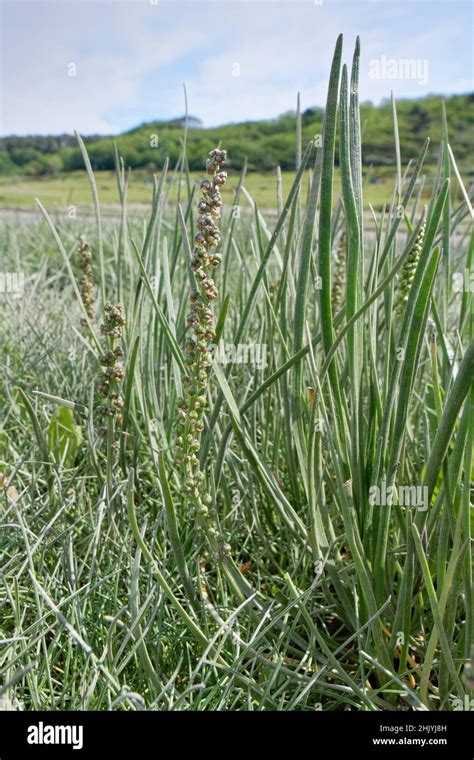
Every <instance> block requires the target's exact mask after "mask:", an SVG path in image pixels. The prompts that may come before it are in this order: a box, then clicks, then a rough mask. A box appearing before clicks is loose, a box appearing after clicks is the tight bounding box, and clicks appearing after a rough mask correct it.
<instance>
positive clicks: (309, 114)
mask: <svg viewBox="0 0 474 760" xmlns="http://www.w3.org/2000/svg"><path fill="white" fill-rule="evenodd" d="M445 101H446V111H447V117H448V129H449V139H450V143H451V145H452V147H453V150H454V152H455V155H456V158H457V160H458V161H459V162H461V163H462V162H463V161H464V160H465V159H467V158H468V156H469V155H472V153H473V148H474V107H473V106H474V95H472V94H468V95H453V96H451V97H449V98H446V99H445ZM397 113H398V126H399V132H400V141H401V144H402V146H403V151H404V154H403V159H404V160H405V161H406V160H407V159H410V158H413V157H415V156H416V155H417V153H418V151H419V149H420V147H421V145H422V143H423V141H424V139H425V138H426V137H427V136H430V137H431V140H432V143H433V146H436V144H439V142H440V140H442V139H443V132H442V118H441V97H438V96H428V97H425V98H420V99H417V100H402V101H400V102H399V103H398V104H397ZM322 120H323V109H321V108H308V109H307V110H306V111H304V112H303V113H302V116H301V124H302V140H303V147H304V146H305V145H307V143H308V142H309V141H310V140H311V139H312V138H314V136H315V135H318V134H320V132H321V129H322ZM361 121H362V129H363V158H364V161H365V163H366V164H373V165H376V166H383V165H391V164H393V162H394V138H393V125H392V114H391V105H390V103H388V102H383V103H382V104H380V105H379V106H374V105H372V104H371V103H364V104H362V106H361ZM190 127H191V128H190V130H189V133H188V138H187V161H188V166H189V169H190V170H191V171H194V170H196V171H200V170H201V169H202V167H203V161H204V158H205V156H206V153H207V152H208V151H209V150H210V149H211V148H213V147H214V146H215V145H216V144H218V143H219V142H222V145H223V146H225V148H226V150H227V151H228V155H229V164H230V166H231V167H232V168H233V169H237V170H238V169H241V168H242V167H243V165H244V162H245V161H246V162H247V166H248V168H249V169H250V170H254V171H262V172H265V171H270V170H272V169H274V168H275V167H276V166H280V167H281V168H282V170H292V169H294V167H295V160H296V154H295V142H296V141H295V132H296V114H295V113H294V112H288V113H285V114H283V115H282V116H279V117H278V118H276V119H271V120H266V121H253V122H250V121H249V122H243V123H239V124H228V125H225V126H222V127H217V128H213V129H204V128H201V127H199V120H197V119H195V118H194V117H192V119H191V120H190ZM182 137H183V119H176V120H174V121H171V122H170V121H168V122H158V121H157V122H150V123H146V124H141V125H140V126H138V127H136V128H135V129H132V130H130V131H128V132H125V133H123V134H122V135H119V136H117V137H115V138H112V137H108V136H99V135H89V136H87V137H85V141H86V143H87V149H88V152H89V156H90V159H91V162H92V166H93V167H94V169H96V170H98V171H100V170H106V169H113V168H114V166H115V162H114V149H113V140H115V141H116V143H117V146H118V150H119V153H120V155H121V156H122V157H123V159H124V162H125V165H126V166H127V167H128V166H129V167H131V168H145V169H147V170H149V171H150V172H153V171H156V170H157V169H159V168H160V167H161V166H162V164H163V161H164V160H165V158H166V157H168V158H169V159H170V162H171V165H174V164H175V163H176V162H177V161H178V159H179V156H180V152H181V145H182ZM434 153H435V151H434V150H433V154H432V155H434ZM83 168H84V164H83V160H82V156H81V153H80V151H79V148H78V147H77V142H76V139H75V137H74V136H73V135H67V134H62V135H32V136H27V137H18V136H15V135H11V136H8V137H3V138H1V139H0V172H1V173H3V174H12V175H18V174H26V175H36V176H42V175H54V174H59V173H61V172H71V171H77V170H79V169H83Z"/></svg>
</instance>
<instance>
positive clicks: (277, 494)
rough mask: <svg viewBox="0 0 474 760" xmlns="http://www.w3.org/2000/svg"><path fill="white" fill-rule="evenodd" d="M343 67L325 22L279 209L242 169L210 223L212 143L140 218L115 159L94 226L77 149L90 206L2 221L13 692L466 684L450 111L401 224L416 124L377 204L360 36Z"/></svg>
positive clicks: (6, 666) (418, 167)
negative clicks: (16, 283) (316, 111)
mask: <svg viewBox="0 0 474 760" xmlns="http://www.w3.org/2000/svg"><path fill="white" fill-rule="evenodd" d="M342 56H343V49H342V38H340V39H339V40H338V43H337V47H336V52H335V56H334V61H333V65H332V69H331V75H330V85H329V92H328V99H327V108H326V115H325V122H324V129H323V145H322V148H319V147H318V148H317V149H315V146H314V145H313V143H310V144H309V145H308V146H307V147H306V150H304V151H301V158H300V161H299V169H298V172H297V174H296V176H295V177H294V178H293V179H292V182H291V185H290V186H289V188H285V191H287V192H286V195H284V193H283V189H282V187H281V182H280V179H278V178H277V182H276V186H275V209H276V210H277V211H276V214H275V215H273V216H267V215H266V214H265V213H263V212H261V211H260V208H259V206H258V204H257V203H255V200H254V198H253V197H252V194H251V193H250V192H249V190H248V187H247V181H246V175H245V171H243V172H242V175H241V176H240V179H239V180H238V181H237V183H236V186H235V193H234V197H233V199H232V201H233V202H232V203H231V204H229V205H228V206H224V207H223V210H222V212H221V189H222V187H223V185H224V182H225V175H224V173H223V171H222V167H223V164H224V161H225V159H226V156H225V151H222V150H221V149H220V148H217V149H215V150H213V151H211V154H210V155H209V159H208V164H207V176H206V177H205V179H204V180H203V181H202V182H200V183H198V184H195V183H194V182H193V181H192V178H191V177H190V175H189V174H188V173H187V171H186V166H187V162H186V154H185V152H184V149H183V152H182V154H181V156H180V158H179V162H178V165H177V168H176V171H175V172H174V173H171V175H169V172H168V164H167V162H165V164H164V165H163V169H162V172H161V174H160V175H159V176H157V177H155V179H154V184H153V188H152V191H151V197H150V209H149V214H148V216H147V217H146V218H143V217H142V216H140V215H135V214H134V213H133V211H132V210H131V209H130V208H129V207H128V205H127V191H128V181H129V179H128V176H127V174H126V172H125V170H124V165H123V163H122V162H121V161H120V158H119V156H118V154H117V181H118V189H119V201H120V219H119V220H118V221H114V220H105V219H103V218H102V214H101V205H100V202H99V197H98V190H97V185H96V181H95V177H94V174H93V172H92V169H91V167H90V162H89V161H88V158H87V151H86V149H85V147H84V144H83V143H80V145H81V148H82V150H83V155H84V158H85V159H86V167H87V171H88V177H89V182H90V184H91V187H92V192H93V199H94V214H95V218H94V219H93V220H89V221H87V220H85V219H81V220H78V221H75V220H70V219H64V218H57V219H56V220H54V221H53V219H52V218H51V216H50V215H49V214H48V213H47V211H46V210H45V209H44V207H43V206H42V205H41V204H39V208H40V211H41V214H42V216H41V218H40V219H39V220H35V221H30V222H28V223H25V224H23V225H20V226H18V225H6V228H5V232H4V245H3V257H4V265H3V266H4V268H5V271H15V268H16V267H18V262H21V267H22V270H23V271H24V272H25V275H26V288H27V290H26V294H25V297H24V298H18V299H15V298H13V296H12V295H11V296H8V294H5V297H2V301H1V302H0V308H1V310H2V315H1V316H2V324H3V328H2V329H3V343H2V347H1V360H2V366H3V367H4V371H3V373H2V375H1V377H0V402H1V404H2V408H3V409H5V410H6V412H5V414H4V416H3V419H2V422H1V426H0V474H1V475H0V497H1V506H0V510H1V517H2V525H3V526H4V530H3V532H2V538H1V543H0V553H1V578H0V580H1V586H0V588H1V592H0V593H1V598H0V602H1V604H0V630H1V639H2V641H3V645H2V647H1V649H0V668H1V673H2V683H3V686H2V687H1V692H2V693H1V694H0V697H1V698H2V699H3V698H4V699H5V701H6V702H7V701H8V704H12V705H13V704H15V705H21V706H22V707H23V708H24V709H26V710H30V709H52V710H53V709H54V710H57V709H66V710H76V709H77V710H83V709H95V710H106V709H120V710H142V709H149V710H164V709H169V710H191V709H192V710H302V711H305V710H307V711H309V710H314V709H315V708H316V707H318V708H322V709H323V710H331V711H333V710H341V709H350V710H369V711H372V710H393V709H395V710H400V711H402V710H403V711H404V710H413V709H421V710H433V711H437V710H443V709H459V705H465V704H466V699H467V702H468V703H469V699H471V698H472V691H471V689H472V668H473V666H472V640H473V591H472V588H473V586H472V560H471V550H472V529H473V524H472V508H471V494H470V488H471V484H472V461H473V440H474V435H473V424H474V418H473V416H472V401H473V395H472V394H473V386H472V379H473V373H474V367H473V362H474V343H473V336H472V293H471V292H470V290H469V289H468V288H465V289H463V290H459V288H457V289H454V288H453V287H452V276H453V275H455V274H456V273H459V272H464V271H465V270H466V269H467V270H469V271H470V270H471V269H472V253H473V250H474V246H473V238H472V209H471V205H470V204H471V200H470V199H471V192H470V190H467V189H466V188H464V187H462V186H461V184H460V183H461V180H460V175H459V172H457V171H456V168H455V167H454V165H453V154H452V151H451V150H450V148H449V145H448V138H449V135H448V131H447V128H446V129H445V130H444V134H445V140H444V141H443V142H442V143H441V144H440V145H439V146H438V148H439V152H440V159H439V163H438V167H439V168H438V173H437V177H436V181H435V183H434V184H433V187H432V188H431V198H429V199H428V200H429V202H428V205H427V208H426V210H424V211H423V212H422V213H421V214H420V211H419V209H420V207H421V206H420V201H421V193H422V188H423V185H422V183H420V181H419V180H420V177H421V176H422V172H423V165H424V161H425V157H426V154H427V150H428V140H427V141H426V143H425V145H424V147H423V149H422V150H421V151H420V153H419V155H418V157H417V159H416V161H415V162H414V163H412V162H408V164H407V166H406V167H405V166H403V165H402V161H403V159H404V149H403V144H401V145H399V139H398V137H399V136H398V134H397V131H396V119H394V125H395V126H394V145H395V147H394V155H395V156H396V160H397V161H398V162H399V165H398V166H397V172H396V177H395V181H394V186H393V192H392V198H391V201H390V203H389V204H387V205H386V206H384V208H383V209H382V210H381V211H380V213H376V212H375V211H374V210H373V209H370V208H368V205H367V203H366V200H365V196H364V192H365V179H366V175H365V173H364V172H363V171H362V167H363V165H362V163H361V157H360V128H359V112H358V95H357V93H358V71H359V56H360V48H359V43H358V42H357V44H356V48H355V53H354V57H353V60H352V66H351V70H350V71H348V69H347V68H346V67H345V66H344V65H343V62H342ZM392 109H393V113H394V115H396V104H395V103H393V104H392ZM445 126H446V125H445ZM298 134H301V130H298ZM185 144H186V140H185V139H184V140H183V145H185ZM337 159H339V161H338V160H337ZM338 165H339V166H340V170H339V169H338V168H337V167H338ZM308 169H310V170H311V172H310V173H311V178H312V179H311V183H310V187H309V191H308V193H307V197H306V202H305V203H302V202H301V201H302V195H303V183H304V177H305V176H307V173H308ZM305 173H306V174H305ZM280 177H281V175H280ZM170 183H171V184H172V185H173V183H174V184H175V185H176V187H175V190H176V195H173V196H170V195H169V194H168V190H169V186H170ZM339 187H340V188H341V193H340V194H339V193H338V192H334V189H335V188H339ZM176 197H179V203H178V204H176V203H175V199H176ZM196 209H197V211H198V214H197V215H196V213H195V211H196ZM79 234H81V235H83V236H84V239H87V240H88V241H90V243H89V245H88V247H87V256H86V258H85V259H84V260H85V261H86V265H87V267H91V269H92V270H93V271H94V272H97V279H98V283H99V285H100V287H99V288H98V292H97V293H96V292H95V290H94V298H95V299H96V300H95V301H94V303H93V304H92V302H91V303H88V302H87V299H86V300H84V288H83V287H82V285H81V283H80V282H79V283H78V281H77V278H76V277H75V274H74V270H73V267H72V265H71V262H73V261H75V259H74V257H75V256H76V255H77V254H75V251H76V248H77V239H78V237H79ZM191 239H194V243H193V244H192V245H190V242H189V241H190V240H191ZM341 240H342V241H344V243H343V245H344V246H345V249H344V250H343V248H342V247H341ZM20 252H21V256H20ZM85 252H86V249H84V252H83V253H85ZM89 254H90V255H89ZM344 259H345V263H344V266H343V260H344ZM336 262H338V263H337V264H336V266H335V263H336ZM83 271H84V270H83ZM87 272H88V270H87V271H86V274H87ZM89 274H90V273H89ZM458 279H459V278H457V279H456V282H457V281H458ZM88 292H89V293H91V292H92V291H88ZM400 294H402V298H403V309H402V310H401V311H400V309H399V306H398V304H399V297H400ZM118 304H122V306H119V305H118ZM190 305H191V307H190ZM92 306H93V307H94V314H100V313H103V314H104V326H105V327H104V328H103V330H102V335H98V334H97V331H96V330H95V329H94V324H93V320H94V318H95V317H94V314H93V313H92V311H88V309H90V308H91V307H92ZM125 315H126V316H125ZM86 317H87V318H86ZM81 318H83V319H85V321H86V325H87V328H88V332H86V331H85V330H84V329H83V328H82V327H81ZM216 345H217V346H219V351H217V350H213V347H214V346H216ZM98 366H102V368H103V369H102V370H101V372H100V374H101V377H100V382H99V383H97V374H98V372H97V368H98ZM98 385H99V386H100V387H99V389H98V388H97V386H98ZM98 396H100V400H99V399H98V398H97V397H98ZM98 407H99V409H100V408H101V407H104V408H106V409H107V413H106V414H104V419H105V420H106V424H105V425H102V424H101V425H100V426H101V427H104V428H105V432H104V435H105V438H106V441H107V445H106V446H105V447H104V446H101V445H99V444H100V437H99V435H98V430H97V428H98V425H97V422H98V416H100V415H98ZM58 408H59V409H67V410H68V413H67V414H61V415H58V414H57V410H58ZM51 430H53V431H55V435H54V436H52V434H51V432H49V434H48V431H51ZM65 431H66V432H65ZM68 431H69V432H68ZM53 438H54V441H53ZM53 445H54V450H52V448H53ZM230 547H232V553H230ZM462 709H464V708H462Z"/></svg>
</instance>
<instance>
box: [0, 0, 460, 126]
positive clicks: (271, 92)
mask: <svg viewBox="0 0 474 760" xmlns="http://www.w3.org/2000/svg"><path fill="white" fill-rule="evenodd" d="M0 12H1V17H0V22H1V50H2V52H1V69H0V85H1V87H0V97H1V99H0V107H1V111H0V133H1V134H11V133H16V134H28V133H60V132H71V131H72V130H73V129H77V130H79V131H80V132H82V133H83V134H90V133H95V132H98V133H118V132H121V131H123V130H125V129H129V128H132V127H134V126H136V125H137V124H139V123H141V122H143V121H148V120H152V119H166V118H171V117H174V116H178V115H181V114H182V113H183V111H184V98H183V83H185V84H186V88H187V93H188V101H189V111H190V113H192V114H195V115H196V116H198V117H200V118H201V119H202V121H203V122H204V124H205V125H206V126H214V125H217V124H223V123H227V122H231V121H241V120H245V119H260V118H271V117H274V116H277V115H278V114H280V113H283V112H285V111H288V110H290V109H293V108H294V107H295V102H296V93H297V92H298V91H299V92H300V93H301V102H302V107H303V108H307V107H309V106H311V105H315V104H317V105H323V104H324V101H325V91H326V86H327V78H328V73H329V67H330V61H331V56H332V51H333V48H334V43H335V40H336V37H337V35H338V34H339V32H343V33H344V50H345V53H344V55H345V60H346V61H348V62H349V61H350V59H351V57H352V49H353V45H354V41H355V37H356V35H357V34H359V35H360V37H361V42H362V61H361V99H362V100H372V101H373V102H375V103H378V102H379V101H380V100H381V99H382V98H384V97H387V96H389V95H390V91H391V90H393V91H394V94H395V96H396V97H398V98H401V97H415V96H420V95H424V94H427V93H430V92H435V93H443V94H450V93H459V92H468V91H471V90H472V88H473V83H472V72H473V52H472V31H473V29H472V5H471V3H469V2H456V1H455V0H454V1H451V0H444V1H441V0H438V1H437V0H432V1H431V2H428V0H408V2H403V1H400V0H396V1H394V0H391V1H390V2H389V1H388V0H369V1H368V2H366V1H365V2H362V1H359V0H352V2H342V1H341V2H339V1H338V0H322V4H319V3H318V2H316V1H315V0H292V1H291V2H275V0H211V1H210V2H204V1H202V0H191V1H187V0H124V1H122V0H101V1H98V0H54V1H52V0H0ZM407 60H410V61H415V62H417V66H418V74H417V75H416V76H412V77H411V78H408V77H407V75H406V74H403V72H402V73H401V74H400V73H397V72H400V71H401V69H400V68H398V69H397V66H399V65H400V61H407ZM374 61H378V62H380V63H381V67H380V69H379V70H380V72H381V73H380V74H379V75H375V76H374V71H376V70H377V68H375V69H374V63H373V62H374ZM390 61H392V62H393V61H395V70H393V69H392V73H391V74H390V75H387V71H388V70H387V64H389V63H390ZM384 62H385V63H384ZM70 64H74V66H75V76H70V75H69V74H70V73H71V72H73V71H74V69H73V68H71V66H70ZM376 66H377V64H376ZM384 72H385V74H384Z"/></svg>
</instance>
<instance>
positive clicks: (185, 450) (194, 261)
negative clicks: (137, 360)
mask: <svg viewBox="0 0 474 760" xmlns="http://www.w3.org/2000/svg"><path fill="white" fill-rule="evenodd" d="M226 158H227V154H226V151H225V150H220V149H219V148H215V149H214V150H211V151H210V153H209V157H208V160H207V162H206V172H207V176H206V177H204V178H203V179H202V180H201V182H200V186H199V188H200V199H199V202H198V211H199V216H198V219H197V233H196V235H195V238H194V248H193V254H192V258H191V261H190V263H189V266H190V268H191V270H192V271H193V272H194V278H195V283H196V289H195V291H194V292H193V293H192V294H191V297H190V312H189V314H188V315H187V317H186V323H187V327H188V330H189V336H188V338H187V341H186V346H185V349H186V351H185V364H186V368H187V375H186V377H185V379H184V383H183V398H181V399H179V401H178V431H177V435H176V459H177V461H178V463H179V464H180V465H181V467H182V471H183V474H184V493H185V495H186V498H187V500H188V502H189V504H190V506H191V514H192V516H193V517H195V518H196V520H197V524H198V525H199V526H200V527H201V528H202V529H203V530H204V532H205V534H206V536H207V538H208V541H209V543H210V546H211V550H212V552H213V554H214V555H215V559H218V558H221V557H223V556H226V555H228V554H229V552H230V546H229V544H227V543H226V541H225V539H224V537H223V536H222V535H221V534H220V531H219V530H218V527H217V525H216V521H215V520H213V519H212V515H211V506H212V496H211V494H210V493H208V492H207V491H206V488H205V486H204V479H205V475H204V472H203V471H202V469H201V467H200V463H199V456H198V455H199V450H200V441H201V435H202V432H203V430H204V412H205V409H206V405H207V389H208V381H209V370H210V367H211V365H212V360H213V357H212V349H213V341H214V339H215V337H216V333H215V324H214V313H213V303H214V301H215V300H216V299H217V297H218V291H217V288H216V284H215V282H214V280H213V278H212V276H211V273H212V272H213V271H214V270H216V269H217V267H218V266H219V264H220V263H221V260H222V257H221V255H220V254H218V253H217V250H216V249H217V248H218V246H219V243H220V240H221V238H220V231H219V227H218V224H217V221H218V219H219V218H220V215H221V208H222V197H221V188H222V187H223V185H224V184H225V182H226V180H227V173H226V172H225V171H222V166H223V165H224V164H225V161H226Z"/></svg>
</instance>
